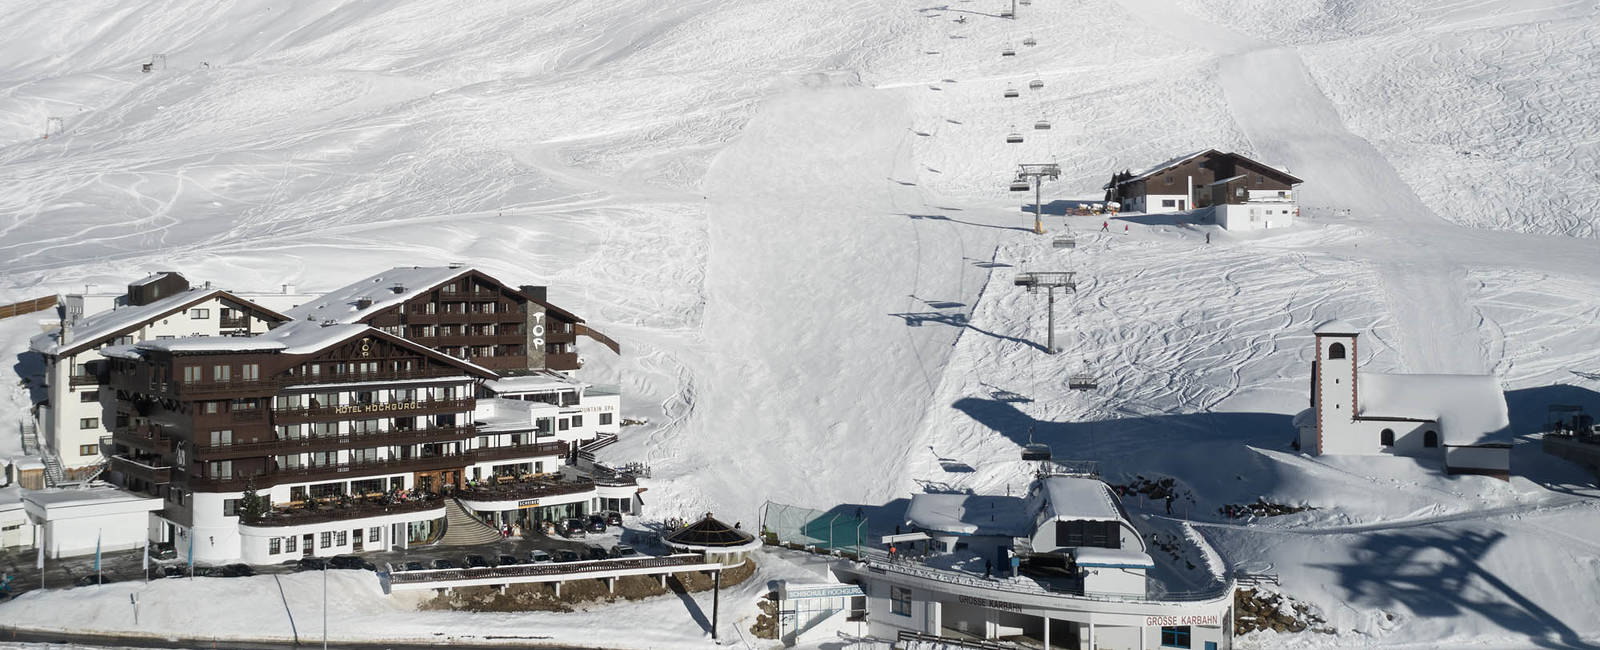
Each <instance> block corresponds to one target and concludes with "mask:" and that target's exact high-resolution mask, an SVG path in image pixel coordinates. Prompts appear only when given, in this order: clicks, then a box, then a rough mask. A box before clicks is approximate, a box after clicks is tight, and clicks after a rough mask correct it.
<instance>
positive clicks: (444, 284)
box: [97, 267, 641, 563]
mask: <svg viewBox="0 0 1600 650" xmlns="http://www.w3.org/2000/svg"><path fill="white" fill-rule="evenodd" d="M284 315H285V316H287V317H288V321H287V322H286V323H284V324H281V325H277V326H276V327H274V328H272V329H271V330H270V331H267V332H265V333H263V334H258V335H255V336H197V337H184V338H169V339H162V340H147V341H138V342H132V343H128V344H123V345H113V346H108V347H106V348H104V349H102V350H101V354H102V355H103V356H104V357H105V358H106V361H105V362H104V366H103V367H101V368H98V369H97V370H98V373H99V374H98V380H99V382H100V383H101V386H102V391H108V392H109V393H111V395H113V396H114V397H113V398H111V399H107V400H105V402H106V407H105V408H106V410H107V413H106V417H107V418H108V419H110V421H111V422H112V424H113V426H112V432H113V434H112V437H111V441H110V443H111V444H110V445H108V449H107V451H108V454H109V455H110V464H109V466H108V475H109V476H110V477H111V478H112V480H114V481H116V482H118V483H119V484H120V485H121V486H123V487H124V488H125V489H126V490H129V491H132V492H136V493H139V494H142V495H146V496H147V497H149V498H151V499H159V500H160V504H159V509H157V510H154V511H153V512H152V514H151V525H150V531H149V534H150V537H151V539H152V540H153V541H157V542H161V541H170V542H173V543H174V545H175V546H176V547H177V550H178V552H179V553H180V554H187V553H189V552H190V549H191V548H192V552H193V557H194V558H195V559H196V560H198V561H215V562H221V561H232V560H234V559H242V560H244V561H246V562H251V563H274V562H281V561H285V560H291V559H295V558H299V557H302V556H307V555H316V556H326V555H336V554H341V553H351V552H363V551H373V550H382V549H389V548H396V547H401V548H403V547H407V546H410V545H414V544H426V543H433V542H436V541H438V540H439V539H440V538H441V537H442V536H443V535H445V533H446V532H447V531H446V528H447V524H446V522H447V521H448V520H450V518H447V515H448V514H450V511H451V510H455V509H460V510H462V511H464V512H466V513H467V514H469V515H472V516H474V517H475V518H477V519H479V520H481V521H483V522H485V523H489V524H491V525H493V526H495V527H496V528H511V529H519V530H520V529H527V528H530V527H533V526H538V525H540V522H544V521H556V520H560V519H562V518H566V517H571V516H579V515H583V514H588V513H591V512H595V511H605V510H615V511H620V512H623V513H626V514H637V513H638V509H639V498H638V493H639V492H640V491H641V489H640V488H639V487H638V486H637V483H636V481H635V480H634V478H633V477H632V476H629V475H627V474H625V473H622V472H617V471H614V470H611V469H609V468H605V467H603V466H598V465H593V464H592V462H588V463H582V464H581V465H582V466H581V467H580V466H578V465H577V464H575V462H576V461H577V459H578V458H579V457H580V455H584V454H580V449H581V448H582V447H584V446H586V445H588V446H591V447H592V446H593V445H594V444H595V443H596V442H597V441H599V442H602V443H603V442H605V441H608V440H614V439H615V436H616V434H617V433H618V431H619V430H620V426H621V423H620V421H619V419H618V408H619V406H620V396H619V394H618V392H617V391H616V390H615V389H614V388H607V387H600V386H592V385H589V384H586V383H584V382H582V381H579V380H578V379H576V378H575V377H574V376H573V371H575V370H577V369H578V368H579V367H580V366H581V365H582V357H580V356H579V354H578V351H577V337H578V336H579V335H589V336H591V337H593V338H595V339H597V340H599V341H601V342H602V343H604V344H606V345H607V346H608V347H610V348H612V349H613V350H616V349H617V348H616V344H615V343H614V342H612V341H611V340H610V339H608V338H605V337H604V336H603V335H600V334H598V333H597V332H593V331H592V330H589V329H588V328H587V327H586V326H584V324H583V321H582V320H581V319H579V318H578V317H577V316H575V315H573V314H571V313H569V312H566V311H564V310H561V309H559V308H556V307H554V306H552V305H550V304H549V303H548V302H547V301H546V300H545V296H544V294H543V290H542V288H538V287H520V288H513V287H509V286H506V285H504V284H502V283H500V282H498V281H497V280H495V279H494V278H492V277H490V276H488V275H486V274H483V273H481V272H479V271H476V270H472V269H468V268H456V267H449V268H397V269H392V270H390V271H387V272H384V273H381V274H378V275H376V276H373V277H371V278H367V279H364V280H362V281H359V282H356V283H354V284H352V285H349V286H347V287H344V288H342V289H339V290H336V291H334V292H331V293H329V294H327V295H326V296H324V297H322V298H321V299H318V300H314V301H311V302H308V303H306V304H303V305H300V306H298V307H296V308H294V309H292V310H289V311H288V312H286V313H285V314H284ZM587 456H588V457H589V458H592V455H587ZM458 514H459V513H458Z"/></svg>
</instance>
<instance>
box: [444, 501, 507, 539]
mask: <svg viewBox="0 0 1600 650" xmlns="http://www.w3.org/2000/svg"><path fill="white" fill-rule="evenodd" d="M444 520H445V523H444V536H443V537H440V538H439V542H438V543H439V544H441V545H443V546H476V545H480V544H493V543H495V542H498V541H501V540H503V539H505V536H504V535H501V534H500V531H498V530H495V527H494V526H490V525H489V524H486V523H483V520H481V519H479V518H477V517H475V516H473V514H472V512H471V511H469V510H467V507H466V506H463V505H461V502H460V501H458V500H457V499H456V498H455V497H447V498H446V499H445V501H444Z"/></svg>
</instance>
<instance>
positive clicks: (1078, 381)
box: [1067, 373, 1100, 390]
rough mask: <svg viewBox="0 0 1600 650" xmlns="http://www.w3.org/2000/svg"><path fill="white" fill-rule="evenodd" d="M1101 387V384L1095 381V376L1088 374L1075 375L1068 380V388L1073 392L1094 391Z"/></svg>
mask: <svg viewBox="0 0 1600 650" xmlns="http://www.w3.org/2000/svg"><path fill="white" fill-rule="evenodd" d="M1099 387H1100V382H1098V381H1096V380H1095V377H1094V375H1091V374H1088V373H1084V374H1078V375H1073V376H1072V377H1071V378H1069V379H1067V388H1070V389H1072V390H1094V389H1096V388H1099Z"/></svg>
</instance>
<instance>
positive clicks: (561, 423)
mask: <svg viewBox="0 0 1600 650" xmlns="http://www.w3.org/2000/svg"><path fill="white" fill-rule="evenodd" d="M568 424H569V422H568V420H567V419H566V418H561V419H559V420H556V430H557V431H566V430H567V428H568Z"/></svg>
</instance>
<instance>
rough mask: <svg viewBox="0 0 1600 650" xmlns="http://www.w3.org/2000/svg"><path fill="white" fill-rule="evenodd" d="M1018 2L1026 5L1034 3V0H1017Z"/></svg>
mask: <svg viewBox="0 0 1600 650" xmlns="http://www.w3.org/2000/svg"><path fill="white" fill-rule="evenodd" d="M1017 4H1019V5H1022V6H1024V7H1026V6H1028V5H1031V4H1033V0H1017Z"/></svg>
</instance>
